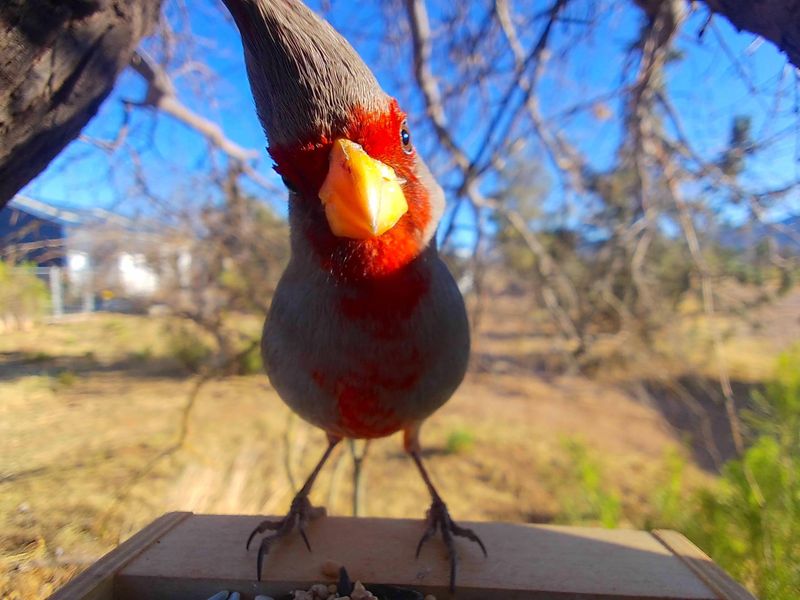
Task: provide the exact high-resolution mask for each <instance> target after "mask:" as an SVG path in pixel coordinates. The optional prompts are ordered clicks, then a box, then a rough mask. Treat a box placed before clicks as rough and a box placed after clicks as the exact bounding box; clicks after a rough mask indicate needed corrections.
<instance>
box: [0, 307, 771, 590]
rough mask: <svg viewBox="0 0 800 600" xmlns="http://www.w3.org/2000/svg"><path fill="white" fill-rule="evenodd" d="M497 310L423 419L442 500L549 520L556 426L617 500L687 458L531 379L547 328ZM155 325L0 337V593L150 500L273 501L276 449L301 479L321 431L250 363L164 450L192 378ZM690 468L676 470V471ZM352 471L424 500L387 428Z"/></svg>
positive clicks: (171, 505) (104, 318) (321, 489)
mask: <svg viewBox="0 0 800 600" xmlns="http://www.w3.org/2000/svg"><path fill="white" fill-rule="evenodd" d="M511 306H516V305H513V304H509V307H511ZM496 309H497V310H502V304H498V306H497V307H496ZM515 310H516V311H517V313H519V310H518V307H517V308H515ZM514 321H515V320H511V319H508V318H496V319H495V320H493V321H492V320H491V319H487V320H486V323H485V329H486V330H487V332H488V333H486V334H483V335H481V336H480V337H479V338H478V339H477V341H476V342H477V343H476V352H475V357H476V358H475V368H474V369H473V371H472V372H471V373H470V375H469V376H468V378H467V380H466V381H465V383H464V384H463V386H462V387H461V389H460V390H459V392H458V394H457V395H456V396H455V397H454V399H453V400H452V401H451V402H450V403H449V404H448V405H447V406H446V407H445V408H444V409H443V410H441V412H440V413H438V414H437V415H436V416H435V417H434V418H433V419H431V420H430V422H429V423H428V424H427V426H426V429H425V430H424V432H423V442H424V443H425V445H426V448H427V449H428V452H429V458H428V462H429V464H430V468H431V471H432V475H433V477H434V478H435V480H436V481H437V482H438V484H439V486H440V490H441V492H442V495H443V496H444V497H445V498H446V499H447V501H448V503H449V505H450V507H451V510H452V512H453V514H454V515H455V516H456V518H459V519H497V520H509V521H543V520H549V519H552V518H553V517H554V516H555V515H556V514H557V513H558V512H559V510H560V507H559V495H558V493H559V492H558V490H559V480H560V478H561V476H562V475H563V469H564V463H563V460H562V459H563V440H564V439H565V437H569V438H571V439H572V438H577V439H581V440H583V442H584V443H585V444H586V445H587V446H588V447H589V448H590V450H591V451H592V452H593V453H596V455H597V456H600V457H602V461H603V465H604V469H605V470H604V473H605V476H606V478H607V479H608V480H609V485H611V486H613V487H614V489H617V490H619V491H620V494H621V496H622V502H623V504H624V505H625V506H626V514H636V513H637V511H639V512H641V511H645V510H646V506H645V505H646V504H647V502H648V501H649V499H650V498H651V490H652V488H653V486H654V485H655V483H654V482H658V481H659V480H660V479H659V478H662V477H663V465H664V457H665V456H666V455H667V454H668V453H669V452H675V451H676V449H677V451H678V452H683V453H684V454H685V455H687V456H688V452H687V451H686V450H685V444H684V440H683V439H682V436H681V434H680V433H679V432H676V431H675V429H673V427H671V426H670V424H669V423H668V422H667V420H665V418H664V417H663V415H662V412H661V411H660V410H659V409H658V407H657V406H655V405H653V404H651V403H647V402H642V401H639V400H637V399H636V398H635V397H634V396H633V395H632V394H630V393H627V392H626V391H625V388H623V387H621V386H620V385H617V383H618V382H617V383H615V382H614V381H611V380H609V379H607V378H606V379H597V380H589V379H586V378H581V377H572V376H566V375H561V376H552V375H551V376H549V377H544V376H542V368H544V367H546V364H544V363H542V359H541V356H547V355H548V352H549V351H550V350H551V348H550V347H551V346H552V342H549V341H548V340H547V339H545V338H541V337H540V338H531V337H527V338H522V339H521V338H520V337H519V335H518V333H519V327H518V323H519V321H518V320H517V321H516V323H515V322H514ZM163 326H164V323H163V321H160V320H158V319H153V318H145V317H134V316H120V315H93V316H92V317H90V318H87V319H84V320H76V321H73V322H64V323H60V324H55V325H42V326H39V327H36V328H34V329H32V330H29V331H25V332H19V333H16V334H5V335H4V336H3V337H2V338H0V398H2V401H1V402H0V540H1V541H0V596H2V597H4V598H40V597H43V596H45V595H47V594H48V593H49V592H51V591H52V590H53V589H54V587H57V586H58V585H60V584H61V583H63V582H64V581H66V580H68V579H69V578H70V577H72V576H74V574H75V573H77V572H78V571H80V570H81V569H82V568H84V567H85V566H86V565H88V564H90V563H91V562H92V561H93V560H95V559H96V558H97V557H98V556H99V555H100V554H102V553H104V552H106V551H108V550H109V549H111V548H112V547H113V546H114V545H115V544H117V543H118V542H119V541H121V540H122V539H124V538H126V537H128V536H129V535H131V534H132V533H134V532H135V531H137V530H138V529H139V528H141V527H142V526H143V525H145V524H146V523H147V522H148V521H150V520H152V519H153V518H154V517H156V516H157V515H159V514H161V513H163V512H165V511H169V510H192V511H198V512H228V513H279V512H281V511H283V510H285V509H286V508H287V506H288V503H289V501H290V499H291V495H292V491H293V489H292V484H291V482H290V479H289V477H288V473H287V469H286V464H287V463H288V464H289V465H290V467H291V471H292V473H293V474H294V477H295V478H296V479H302V477H303V476H304V475H305V473H306V472H307V471H308V470H309V469H310V467H311V465H312V464H313V462H314V461H315V460H316V459H317V457H318V455H319V453H320V452H321V451H322V449H323V446H324V443H325V442H324V437H323V435H322V434H321V433H320V432H318V431H315V430H311V429H310V428H308V427H307V426H305V425H304V424H303V423H301V422H299V421H297V420H292V418H291V416H290V413H289V411H288V410H287V409H286V408H285V407H284V405H283V404H282V403H281V401H280V400H279V398H278V397H277V396H276V394H275V393H274V392H273V391H272V390H271V389H270V388H269V386H268V383H267V380H266V377H263V376H248V377H232V378H227V379H225V380H214V381H210V382H208V383H206V384H205V385H203V386H202V387H201V389H200V391H199V393H198V395H197V397H196V398H195V401H194V405H193V408H192V410H191V412H190V413H189V418H188V421H187V424H188V429H187V435H186V438H185V440H184V443H183V444H182V445H181V447H179V448H177V449H175V450H174V451H171V452H166V450H168V449H170V448H171V447H173V446H174V444H175V442H176V440H177V439H178V438H179V432H180V428H181V415H182V412H183V410H184V407H185V405H186V402H187V399H188V398H189V396H190V392H191V390H192V388H193V386H194V380H193V379H192V377H191V376H189V375H187V374H185V373H183V372H181V371H180V369H179V367H178V365H177V364H176V363H175V362H174V361H173V360H171V359H170V358H169V357H167V356H165V352H166V345H165V342H164V339H163V337H164V336H163ZM751 337H752V336H751ZM754 347H757V348H758V352H759V353H760V354H767V353H768V350H767V349H766V347H762V346H754ZM731 348H732V350H731V352H734V350H733V349H735V348H736V344H734V343H733V342H731ZM769 353H770V354H773V353H772V352H769ZM752 358H753V357H752V353H751V354H750V357H749V358H747V356H746V353H743V354H742V358H741V360H742V361H743V362H744V363H745V364H747V365H751V364H755V363H756V362H757V361H751V359H752ZM545 363H546V360H545ZM759 368H760V367H759ZM537 373H538V374H537ZM756 375H757V374H755V375H754V376H756ZM287 424H290V425H291V429H290V434H289V435H287V433H286V432H287ZM464 431H466V432H468V433H469V434H470V435H471V436H472V437H473V438H474V442H473V443H471V444H469V445H468V446H467V447H466V448H465V449H464V450H463V451H462V452H460V453H448V452H447V450H446V449H447V443H448V438H449V437H450V436H451V435H452V434H453V432H464ZM342 450H345V449H344V448H343V449H342ZM350 469H351V461H350V459H349V456H347V453H346V452H344V451H343V452H340V455H339V457H337V458H335V459H334V461H333V464H332V465H330V466H329V467H328V468H327V469H326V470H325V471H324V472H323V475H322V476H321V478H320V480H319V483H318V484H317V486H316V489H315V491H314V499H315V500H316V501H317V502H319V503H326V504H327V506H328V509H329V512H331V513H334V514H349V512H350V502H351V500H350V495H351V487H350V479H349V478H350ZM707 477H709V475H708V474H705V473H703V472H702V471H701V470H700V469H698V468H696V467H693V466H690V467H689V469H688V473H687V478H688V480H689V481H690V482H698V481H702V480H703V479H704V478H707ZM366 479H367V491H368V493H367V498H366V511H367V513H368V514H371V515H381V516H389V517H420V516H422V515H423V514H424V511H425V508H426V507H427V503H428V499H427V497H426V493H425V490H424V488H423V485H422V483H421V481H420V480H419V478H418V476H417V474H416V473H415V471H414V468H413V466H412V464H411V463H410V461H409V460H408V459H407V458H406V457H405V456H404V455H403V454H402V451H401V444H400V440H399V438H398V437H393V438H389V439H385V440H379V441H376V442H374V443H373V446H372V448H371V450H370V456H369V459H368V461H367V463H366Z"/></svg>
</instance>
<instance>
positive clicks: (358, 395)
mask: <svg viewBox="0 0 800 600" xmlns="http://www.w3.org/2000/svg"><path fill="white" fill-rule="evenodd" d="M415 359H416V357H413V358H412V359H411V361H410V362H414V361H415ZM378 367H379V365H377V364H376V363H371V362H368V361H365V362H364V363H362V365H361V374H348V375H345V376H342V377H339V378H337V379H335V380H330V379H329V378H328V377H327V376H326V375H325V374H324V373H322V372H321V371H319V370H317V371H314V372H313V373H312V379H313V381H314V382H315V383H316V384H317V385H318V386H319V387H320V388H321V389H323V390H325V391H326V392H328V393H329V394H331V395H333V396H334V397H335V399H336V403H337V408H338V412H339V415H338V426H339V429H340V430H341V431H342V433H344V434H346V435H348V436H351V437H359V438H375V437H383V436H387V435H390V434H392V433H394V432H395V431H399V430H400V429H403V428H404V427H405V426H407V425H410V422H407V420H406V419H404V417H403V415H402V414H398V411H397V410H396V408H397V407H395V406H392V405H389V404H388V403H387V402H386V401H385V396H386V395H389V394H391V395H392V396H395V393H396V392H403V391H408V390H411V389H412V388H413V387H414V385H415V384H416V383H417V381H418V380H419V372H418V371H417V370H416V369H415V370H412V371H408V370H406V372H407V374H406V375H402V376H398V375H393V376H388V375H386V374H381V371H380V369H379V368H378ZM401 412H402V411H401Z"/></svg>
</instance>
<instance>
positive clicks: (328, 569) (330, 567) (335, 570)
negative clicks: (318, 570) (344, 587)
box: [322, 560, 341, 577]
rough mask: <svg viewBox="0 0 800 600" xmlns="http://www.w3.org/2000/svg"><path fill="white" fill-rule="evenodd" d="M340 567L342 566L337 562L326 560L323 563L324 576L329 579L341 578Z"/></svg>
mask: <svg viewBox="0 0 800 600" xmlns="http://www.w3.org/2000/svg"><path fill="white" fill-rule="evenodd" d="M339 567H341V565H340V564H339V563H337V562H336V561H335V560H326V561H325V562H324V563H322V574H323V575H326V576H327V577H339Z"/></svg>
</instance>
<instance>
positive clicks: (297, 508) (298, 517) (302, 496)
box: [247, 435, 341, 581]
mask: <svg viewBox="0 0 800 600" xmlns="http://www.w3.org/2000/svg"><path fill="white" fill-rule="evenodd" d="M340 441H341V438H339V437H333V436H330V435H329V436H328V447H327V449H326V450H325V454H323V455H322V458H321V459H320V460H319V462H318V463H317V466H316V467H314V470H313V471H311V475H309V476H308V479H306V482H305V483H304V484H303V487H302V488H300V491H299V492H297V494H295V497H294V499H293V500H292V505H291V507H290V508H289V513H288V514H287V515H286V516H285V517H283V518H282V519H280V520H279V521H270V520H264V521H261V523H259V524H258V526H257V527H256V528H255V529H253V531H252V532H251V533H250V537H248V538H247V549H248V550H249V549H250V542H252V541H253V538H254V537H255V536H256V534H257V533H264V532H265V531H267V530H269V531H274V532H275V533H273V534H272V535H268V536H265V537H263V538H262V539H261V544H260V545H259V546H258V558H257V563H256V574H257V576H258V580H259V581H261V564H262V563H263V562H264V557H265V556H266V555H267V553H269V549H270V546H271V545H272V543H273V542H274V541H275V540H277V539H279V538H282V537H283V536H285V535H286V534H288V533H290V532H291V531H292V529H294V528H295V526H297V530H298V531H299V532H300V535H301V536H302V538H303V541H304V542H305V544H306V548H308V551H309V552H311V544H309V542H308V536H306V530H305V528H306V525H307V524H308V523H309V522H310V521H311V520H312V519H315V518H317V517H321V516H323V515H324V514H325V508H324V507H322V506H312V505H311V502H310V501H309V500H308V494H309V492H310V491H311V487H312V486H313V485H314V481H315V480H316V478H317V475H319V472H320V471H321V470H322V467H323V465H324V464H325V462H326V461H327V460H328V458H329V457H330V455H331V452H333V449H334V448H335V447H336V444H338V443H339V442H340Z"/></svg>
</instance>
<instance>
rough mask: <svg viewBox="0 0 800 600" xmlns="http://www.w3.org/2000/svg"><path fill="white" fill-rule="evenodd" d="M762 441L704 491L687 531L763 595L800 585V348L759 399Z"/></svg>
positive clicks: (766, 598) (793, 591) (779, 598)
mask: <svg viewBox="0 0 800 600" xmlns="http://www.w3.org/2000/svg"><path fill="white" fill-rule="evenodd" d="M754 400H755V405H756V409H755V411H754V412H753V413H752V414H750V415H749V417H748V421H749V423H750V425H751V426H752V428H753V431H754V433H755V434H756V438H755V442H754V443H753V444H752V445H751V446H750V447H749V448H748V449H747V451H746V452H745V455H744V456H743V457H742V458H741V459H740V460H733V461H730V462H728V463H727V464H726V466H725V468H724V470H723V474H722V480H721V482H720V485H719V486H718V488H716V489H712V490H704V491H702V492H701V493H699V494H698V496H697V499H696V502H697V505H696V507H695V509H694V511H693V513H692V514H691V515H690V517H689V519H688V520H687V524H686V527H685V533H686V534H687V535H688V536H689V537H690V538H691V539H692V540H693V541H694V542H695V543H696V544H697V545H698V546H699V547H700V548H702V549H703V550H705V551H706V552H707V553H708V554H709V555H710V556H711V557H712V558H713V559H714V560H715V561H716V562H717V563H718V564H720V565H721V566H722V567H723V568H724V569H726V570H727V571H728V572H729V573H731V574H732V575H733V576H734V577H735V578H736V579H738V580H739V581H741V582H743V583H745V584H746V585H747V586H748V587H749V588H750V589H751V590H752V591H753V592H755V593H756V594H757V595H758V596H759V598H761V600H793V599H795V598H797V591H798V590H800V346H798V347H796V348H795V349H794V350H792V351H790V352H787V353H786V354H784V355H782V356H781V358H780V361H779V365H778V369H777V371H776V376H775V379H774V380H773V381H772V382H771V383H770V384H769V385H768V386H767V388H766V391H765V393H763V394H759V395H757V396H756V397H755V398H754Z"/></svg>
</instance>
